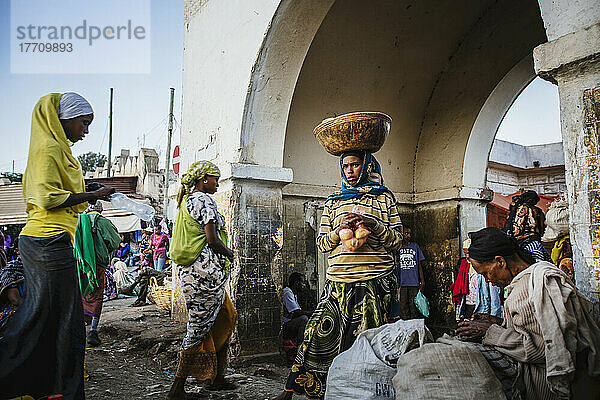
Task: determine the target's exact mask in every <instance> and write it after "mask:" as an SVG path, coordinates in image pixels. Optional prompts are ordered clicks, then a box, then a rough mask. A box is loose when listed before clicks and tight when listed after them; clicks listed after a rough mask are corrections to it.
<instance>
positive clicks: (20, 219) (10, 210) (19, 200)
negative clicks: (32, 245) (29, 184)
mask: <svg viewBox="0 0 600 400" xmlns="http://www.w3.org/2000/svg"><path fill="white" fill-rule="evenodd" d="M26 220H27V213H26V212H25V200H23V185H22V184H20V183H13V184H11V185H2V186H0V225H13V224H24V223H25V221H26Z"/></svg>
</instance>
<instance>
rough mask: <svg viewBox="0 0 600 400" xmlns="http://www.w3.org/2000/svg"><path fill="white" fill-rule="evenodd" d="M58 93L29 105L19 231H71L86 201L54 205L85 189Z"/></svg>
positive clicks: (43, 233)
mask: <svg viewBox="0 0 600 400" xmlns="http://www.w3.org/2000/svg"><path fill="white" fill-rule="evenodd" d="M60 97H61V94H60V93H51V94H48V95H46V96H44V97H42V98H41V99H40V100H39V101H38V102H37V104H36V105H35V107H34V109H33V115H32V118H31V139H30V143H29V157H28V159H27V168H26V169H25V174H24V175H23V197H24V198H25V206H26V209H27V223H26V225H25V228H23V231H22V232H21V234H22V235H27V236H33V237H49V236H54V235H56V234H59V233H62V232H65V231H66V232H68V233H69V234H70V235H71V239H72V238H73V235H74V234H75V227H76V225H77V215H78V214H79V213H81V212H84V211H85V209H86V207H87V203H82V204H78V205H76V206H72V207H68V208H55V207H57V206H59V205H61V204H62V203H64V202H65V200H67V198H68V197H69V196H70V195H71V194H74V193H81V192H84V191H85V182H84V180H83V174H82V172H81V165H80V164H79V161H77V159H76V158H75V157H73V154H71V148H70V146H71V145H72V143H71V142H70V141H69V140H68V139H67V135H66V134H65V131H64V130H63V127H62V125H61V124H60V120H59V119H58V106H59V103H60Z"/></svg>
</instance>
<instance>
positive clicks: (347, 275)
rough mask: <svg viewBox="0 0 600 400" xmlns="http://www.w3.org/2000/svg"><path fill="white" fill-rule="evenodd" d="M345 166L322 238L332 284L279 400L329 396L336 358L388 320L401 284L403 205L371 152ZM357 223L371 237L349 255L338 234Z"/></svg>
mask: <svg viewBox="0 0 600 400" xmlns="http://www.w3.org/2000/svg"><path fill="white" fill-rule="evenodd" d="M339 163H340V175H341V178H342V189H341V190H340V191H337V192H335V193H333V194H332V195H330V196H329V197H328V198H327V200H326V201H325V206H324V210H323V215H322V217H321V225H320V228H319V236H318V238H317V248H318V250H319V251H320V252H321V253H327V254H329V256H328V264H329V266H328V268H327V279H326V280H325V286H324V288H323V293H322V295H321V298H320V301H319V304H318V305H317V307H316V309H315V311H314V312H313V314H312V316H311V318H310V319H309V321H308V323H307V324H306V328H305V330H304V341H303V342H302V344H301V345H300V346H298V354H297V355H296V359H295V361H294V364H293V365H292V368H291V371H290V373H289V375H288V379H287V382H286V385H285V388H284V391H283V392H282V393H281V394H280V395H279V396H278V397H276V398H275V400H291V399H292V396H293V394H294V393H296V394H299V395H303V396H306V397H307V398H309V399H318V400H321V399H323V398H324V397H325V389H326V387H325V386H326V382H327V373H328V370H329V366H330V365H331V363H332V361H333V359H334V358H335V357H336V356H337V355H338V354H340V353H341V352H343V351H345V350H348V349H349V348H350V346H352V344H353V343H354V340H355V339H356V337H357V336H358V335H359V334H360V333H361V332H363V331H365V330H367V329H371V328H377V327H379V326H381V325H383V324H385V323H387V322H388V320H389V312H390V305H391V304H390V303H391V298H392V295H391V294H392V293H394V292H395V287H396V279H395V277H394V273H393V271H394V259H393V254H392V253H393V251H395V250H397V249H398V248H400V246H401V244H402V221H401V220H400V214H399V211H398V207H397V205H396V200H395V198H394V196H393V194H392V193H391V192H390V190H389V189H388V188H387V187H386V186H384V185H383V176H382V174H381V167H380V166H379V163H378V162H377V160H376V159H375V157H374V156H373V155H372V154H371V153H370V152H368V151H353V152H348V153H344V154H342V155H341V156H340V159H339ZM353 225H354V226H363V227H364V228H367V229H368V230H369V231H370V234H369V235H368V238H367V239H366V241H365V242H364V243H363V244H361V245H360V246H358V248H357V249H355V250H350V249H348V248H346V246H345V244H343V243H342V240H341V238H340V235H339V234H340V231H341V230H342V229H344V228H349V227H351V226H353Z"/></svg>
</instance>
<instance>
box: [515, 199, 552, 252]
mask: <svg viewBox="0 0 600 400" xmlns="http://www.w3.org/2000/svg"><path fill="white" fill-rule="evenodd" d="M539 201H540V196H538V194H537V193H536V192H535V191H533V190H528V191H526V192H524V193H522V194H520V195H518V196H513V203H514V204H511V206H510V213H509V214H508V217H507V218H506V223H505V224H504V230H505V232H506V233H507V234H508V235H510V236H512V237H514V238H515V239H517V242H518V243H519V246H521V247H522V248H524V249H525V250H527V251H529V252H530V253H531V254H532V255H533V257H534V258H535V259H536V261H548V262H552V259H551V258H550V254H548V251H547V250H546V249H545V248H544V246H543V245H542V242H541V238H542V236H543V235H544V227H545V222H544V220H545V216H544V212H543V211H542V210H541V209H540V208H539V207H537V206H536V204H537V203H539Z"/></svg>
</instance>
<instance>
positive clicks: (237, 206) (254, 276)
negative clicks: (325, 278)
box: [214, 163, 293, 354]
mask: <svg viewBox="0 0 600 400" xmlns="http://www.w3.org/2000/svg"><path fill="white" fill-rule="evenodd" d="M292 176H293V175H292V170H291V169H288V168H275V167H264V166H258V165H250V164H238V163H233V164H229V165H228V166H227V167H226V168H224V171H222V181H223V182H222V184H221V185H220V189H222V190H219V192H218V193H216V194H215V195H214V198H215V201H216V202H217V206H218V207H219V209H220V210H224V213H225V217H226V222H227V223H228V225H229V233H230V238H229V243H230V245H231V247H232V248H233V249H234V252H235V253H236V256H237V257H236V259H235V262H234V264H233V265H232V266H231V270H230V281H229V287H228V289H229V293H230V295H231V298H232V300H233V301H234V304H235V306H236V308H237V311H238V324H237V335H236V338H237V340H235V344H236V347H237V348H236V352H238V353H242V354H254V353H268V352H276V351H278V345H279V342H278V337H279V330H280V328H281V302H280V301H279V297H278V293H277V288H279V290H281V289H280V288H281V287H283V286H282V285H283V277H282V270H283V265H282V258H281V251H280V250H281V247H282V244H283V225H282V215H283V206H282V194H281V188H282V187H283V186H285V185H286V184H288V183H290V182H291V181H292Z"/></svg>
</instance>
